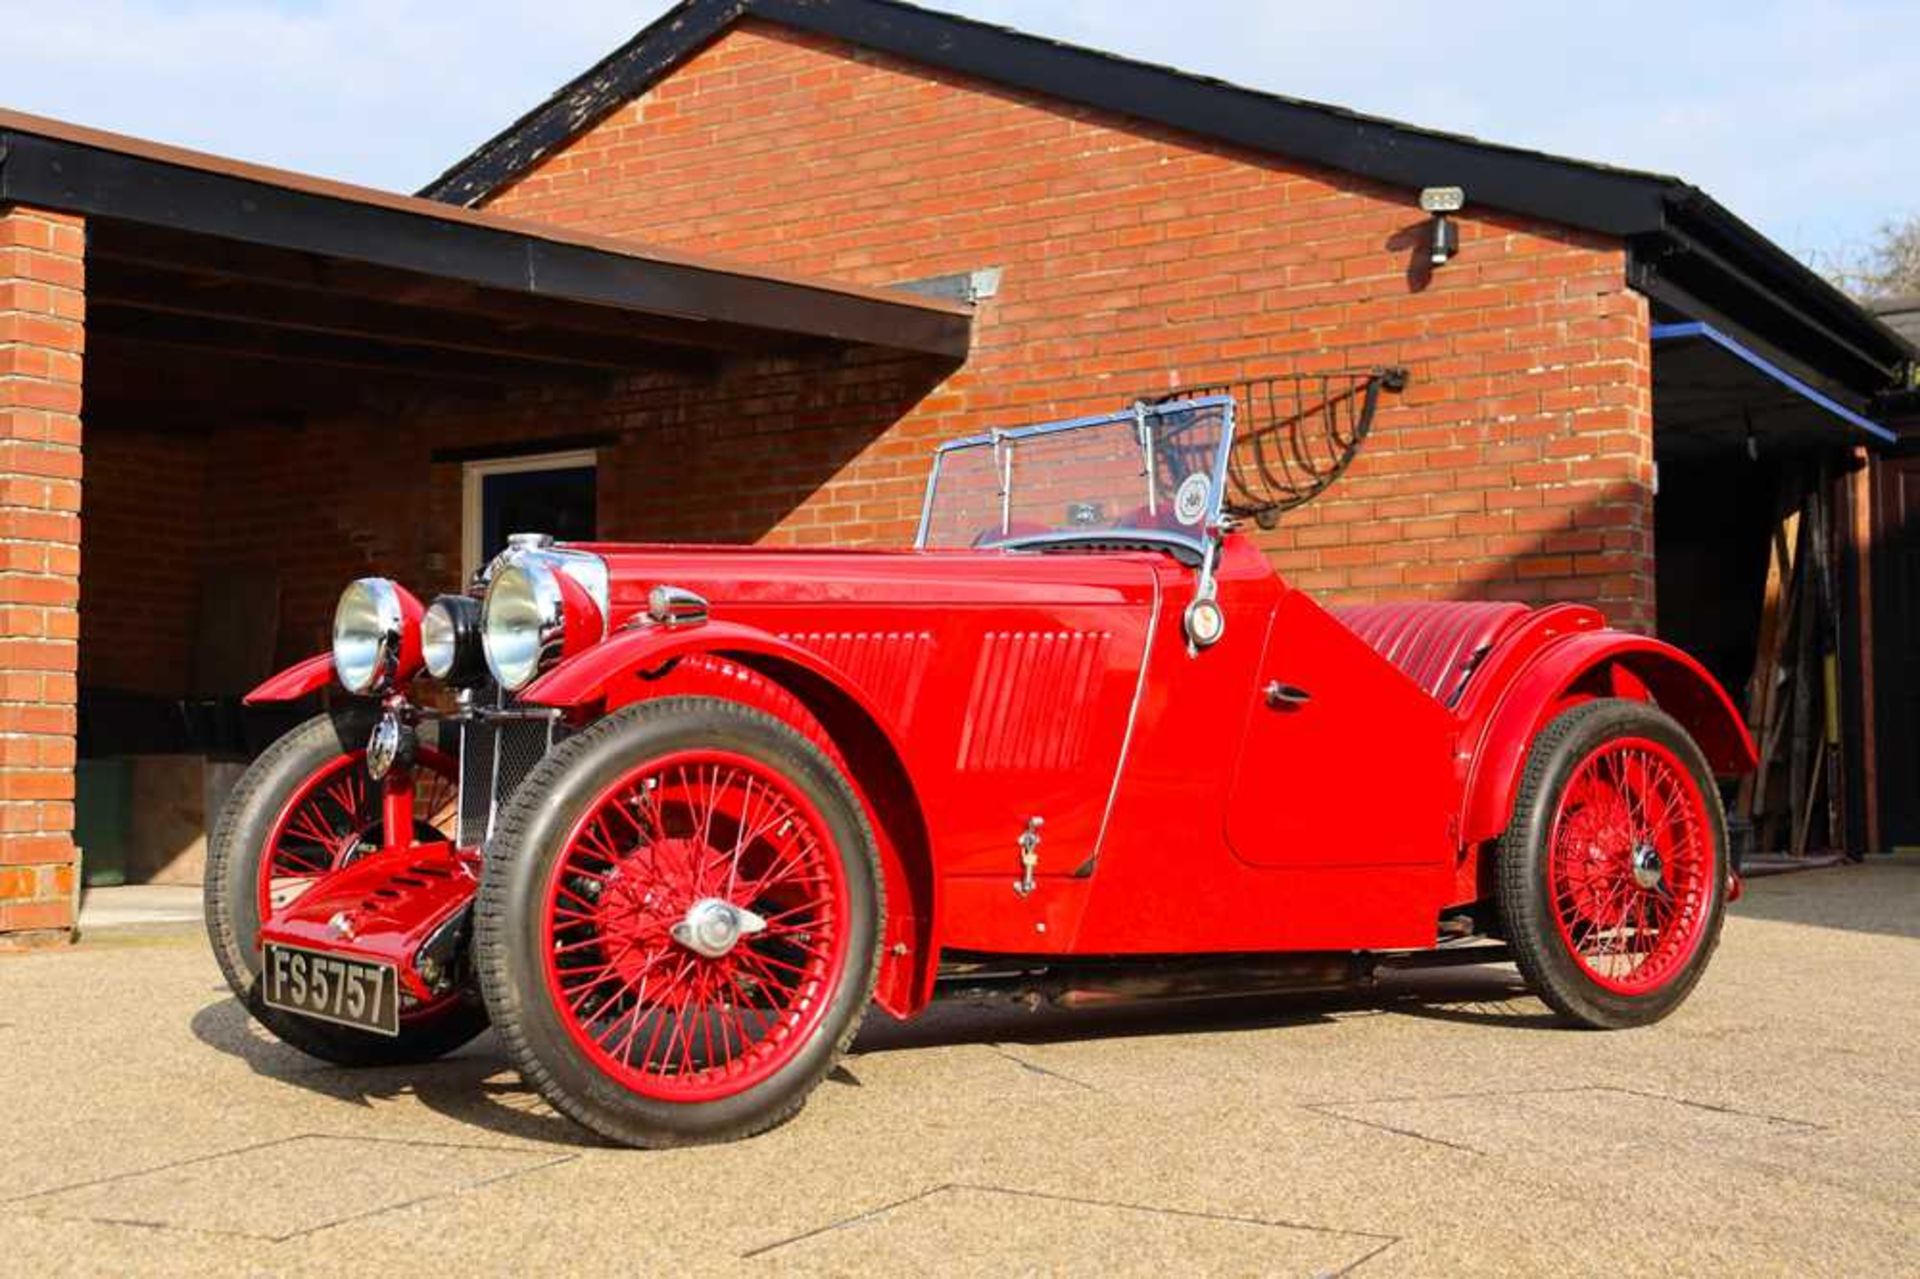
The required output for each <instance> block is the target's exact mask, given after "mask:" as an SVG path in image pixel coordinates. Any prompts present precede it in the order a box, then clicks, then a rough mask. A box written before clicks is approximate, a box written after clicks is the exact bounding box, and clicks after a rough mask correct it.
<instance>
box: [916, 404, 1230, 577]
mask: <svg viewBox="0 0 1920 1279" xmlns="http://www.w3.org/2000/svg"><path fill="white" fill-rule="evenodd" d="M1233 438H1234V403H1233V400H1232V398H1231V397H1228V396H1223V395H1215V396H1205V397H1200V398H1193V399H1180V400H1172V401H1167V402H1163V403H1160V404H1147V403H1144V402H1141V403H1137V404H1134V405H1132V406H1131V407H1129V408H1126V409H1122V410H1119V411H1117V412H1113V413H1103V414H1098V415H1096V416H1093V417H1082V418H1072V419H1069V420H1067V421H1063V422H1048V423H1043V424H1040V425H1037V426H1026V427H1019V428H1016V429H1014V430H1009V431H990V432H988V433H986V434H984V435H974V436H968V437H967V438H965V439H960V440H954V441H952V442H950V443H948V444H944V445H942V446H941V447H940V449H939V450H938V451H937V452H936V454H935V456H934V466H933V474H932V476H931V478H930V479H929V480H928V484H927V500H926V508H925V510H924V511H923V512H922V514H921V520H920V534H919V537H918V539H917V544H918V545H919V546H921V547H923V548H926V547H933V548H940V547H945V548H965V547H988V546H1009V547H1020V546H1036V545H1046V544H1048V543H1086V542H1096V543H1131V542H1150V543H1151V542H1157V543H1173V544H1178V545H1181V546H1184V547H1187V548H1189V549H1191V550H1193V551H1196V552H1198V551H1201V550H1203V549H1204V547H1205V545H1206V539H1207V536H1208V529H1209V528H1210V527H1211V526H1213V525H1215V524H1216V523H1217V522H1218V521H1219V519H1220V516H1221V514H1222V512H1223V510H1224V507H1223V501H1224V495H1225V493H1226V489H1227V479H1226V476H1227V468H1228V459H1229V456H1230V454H1231V453H1232V450H1233Z"/></svg>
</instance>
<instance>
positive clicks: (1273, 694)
mask: <svg viewBox="0 0 1920 1279" xmlns="http://www.w3.org/2000/svg"><path fill="white" fill-rule="evenodd" d="M1266 692H1267V705H1268V706H1270V707H1272V708H1273V709H1274V710H1290V709H1292V708H1293V707H1296V706H1305V705H1306V704H1307V703H1308V702H1310V701H1312V700H1313V694H1312V693H1309V692H1308V691H1307V690H1306V689H1304V688H1301V687H1299V686H1298V685H1295V684H1282V683H1281V682H1280V681H1279V680H1274V681H1273V682H1272V683H1270V684H1268V685H1267V690H1266Z"/></svg>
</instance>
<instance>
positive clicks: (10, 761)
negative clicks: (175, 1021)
mask: <svg viewBox="0 0 1920 1279" xmlns="http://www.w3.org/2000/svg"><path fill="white" fill-rule="evenodd" d="M84 257H85V228H84V227H83V225H82V224H81V222H80V221H79V220H77V219H73V218H67V217H62V216H59V215H55V214H46V213H40V212H36V211H35V210H33V209H28V208H20V207H14V208H7V207H0V933H4V934H10V935H11V936H10V938H9V939H8V940H9V942H10V944H16V945H17V944H20V942H21V941H22V940H26V941H31V940H34V939H36V938H43V937H44V938H54V939H57V938H60V937H64V936H65V935H66V933H67V931H68V930H69V929H70V928H71V926H72V923H73V899H74V875H75V866H74V862H75V856H74V848H73V840H72V835H71V832H72V830H73V749H74V692H75V689H74V667H75V661H76V657H77V647H78V644H77V637H78V635H79V614H78V609H77V605H78V603H79V589H80V588H79V574H80V514H79V512H80V365H81V354H82V350H83V347H84V336H85V332H84V319H85V294H84V271H85V268H84Z"/></svg>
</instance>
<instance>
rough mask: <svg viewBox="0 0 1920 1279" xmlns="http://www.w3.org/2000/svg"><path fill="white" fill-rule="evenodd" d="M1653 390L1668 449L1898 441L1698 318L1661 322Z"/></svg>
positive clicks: (1695, 450)
mask: <svg viewBox="0 0 1920 1279" xmlns="http://www.w3.org/2000/svg"><path fill="white" fill-rule="evenodd" d="M1650 336H1651V339H1652V343H1653V389H1654V403H1655V406H1656V410H1655V411H1656V420H1657V423H1658V429H1659V431H1660V437H1659V439H1660V445H1661V448H1662V450H1663V451H1666V450H1675V451H1685V452H1688V453H1693V454H1703V453H1712V452H1732V451H1735V450H1738V449H1749V450H1752V449H1759V448H1762V447H1764V448H1768V449H1778V448H1785V449H1791V450H1802V449H1820V448H1831V447H1834V446H1851V445H1855V444H1865V445H1880V444H1886V443H1891V442H1892V441H1893V440H1894V439H1896V438H1897V437H1896V436H1895V435H1894V433H1893V432H1892V431H1889V430H1888V429H1887V428H1886V427H1884V426H1882V425H1880V424H1879V423H1878V422H1875V421H1874V420H1873V419H1872V418H1870V417H1868V416H1867V415H1866V414H1865V413H1862V412H1860V411H1858V410H1857V409H1855V408H1852V407H1850V406H1848V405H1847V404H1845V403H1843V402H1842V401H1841V400H1840V399H1838V398H1836V397H1835V395H1833V394H1830V393H1829V392H1827V391H1826V390H1823V389H1821V388H1820V387H1818V386H1815V385H1814V384H1813V383H1811V382H1810V381H1808V380H1807V379H1804V378H1802V377H1799V376H1796V375H1795V374H1794V373H1793V372H1792V371H1790V370H1789V369H1787V368H1785V367H1783V365H1782V364H1781V363H1780V362H1778V361H1777V360H1775V359H1770V358H1769V357H1768V356H1767V355H1766V354H1764V353H1763V352H1761V351H1759V350H1756V349H1755V348H1754V347H1753V346H1750V345H1748V344H1747V343H1745V342H1742V341H1740V340H1739V339H1737V338H1735V337H1733V336H1731V335H1729V334H1727V333H1725V332H1722V331H1721V330H1720V329H1719V328H1716V327H1715V326H1714V325H1711V324H1708V323H1705V322H1704V321H1699V320H1688V321H1682V322H1677V323H1669V324H1656V325H1654V326H1653V329H1652V332H1651V335H1650Z"/></svg>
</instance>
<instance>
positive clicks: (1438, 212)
mask: <svg viewBox="0 0 1920 1279" xmlns="http://www.w3.org/2000/svg"><path fill="white" fill-rule="evenodd" d="M1466 203H1467V193H1466V190H1465V189H1464V188H1462V187H1423V188H1422V189H1421V191H1420V207H1421V209H1423V210H1424V211H1426V212H1427V213H1431V214H1432V215H1433V244H1432V246H1431V247H1430V248H1429V249H1428V254H1427V256H1428V260H1429V261H1430V262H1432V263H1433V264H1434V265H1435V266H1445V265H1446V263H1447V260H1448V259H1449V258H1451V257H1452V256H1453V255H1454V254H1456V253H1458V252H1459V251H1460V228H1459V226H1458V225H1456V224H1455V223H1454V221H1453V219H1452V218H1450V217H1448V216H1447V215H1448V214H1449V213H1458V212H1460V210H1461V209H1463V208H1465V207H1466Z"/></svg>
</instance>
